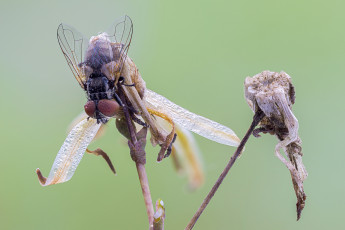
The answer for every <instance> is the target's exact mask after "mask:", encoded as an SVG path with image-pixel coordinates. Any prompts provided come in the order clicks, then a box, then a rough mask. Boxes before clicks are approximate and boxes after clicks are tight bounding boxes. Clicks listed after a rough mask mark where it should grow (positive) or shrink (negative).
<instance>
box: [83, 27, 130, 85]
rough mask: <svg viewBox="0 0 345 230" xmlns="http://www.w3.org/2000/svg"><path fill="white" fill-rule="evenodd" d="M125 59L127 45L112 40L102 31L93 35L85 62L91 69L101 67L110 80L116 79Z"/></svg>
mask: <svg viewBox="0 0 345 230" xmlns="http://www.w3.org/2000/svg"><path fill="white" fill-rule="evenodd" d="M125 59H126V49H125V46H124V45H123V44H121V43H114V42H111V41H110V40H109V36H108V35H107V34H106V33H102V34H99V35H97V36H94V37H91V39H90V42H89V45H88V48H87V51H86V55H85V61H84V63H83V64H84V65H86V66H88V67H90V68H91V69H100V70H101V71H102V72H103V73H104V74H105V75H106V76H107V77H108V79H109V80H114V81H115V80H116V78H118V77H119V75H120V72H121V68H122V66H123V62H124V61H125ZM85 73H87V72H85Z"/></svg>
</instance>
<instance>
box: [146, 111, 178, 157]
mask: <svg viewBox="0 0 345 230" xmlns="http://www.w3.org/2000/svg"><path fill="white" fill-rule="evenodd" d="M147 111H148V112H149V113H150V114H151V115H155V116H157V117H160V118H162V119H164V120H166V121H167V122H169V123H170V125H171V127H172V130H171V132H170V133H169V134H168V135H167V137H166V139H165V142H164V143H163V144H161V150H160V151H159V153H158V157H157V161H161V160H163V158H164V157H165V156H166V157H168V156H169V155H170V153H171V148H172V144H173V142H174V140H175V139H176V133H175V124H174V122H173V121H172V119H171V118H170V117H169V116H168V115H166V114H164V113H161V112H159V111H156V110H153V109H150V108H147ZM165 152H166V154H165Z"/></svg>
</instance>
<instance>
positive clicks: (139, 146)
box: [119, 87, 154, 230]
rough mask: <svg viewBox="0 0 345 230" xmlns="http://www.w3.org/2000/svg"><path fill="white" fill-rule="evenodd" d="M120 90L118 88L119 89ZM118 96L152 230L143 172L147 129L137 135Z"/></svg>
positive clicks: (150, 206) (149, 199) (125, 107)
mask: <svg viewBox="0 0 345 230" xmlns="http://www.w3.org/2000/svg"><path fill="white" fill-rule="evenodd" d="M119 89H120V87H119ZM119 94H120V95H119V96H120V98H121V100H122V102H123V103H124V106H123V111H124V116H125V119H126V123H127V127H128V131H129V135H130V139H129V140H128V146H129V148H130V153H131V157H132V160H133V161H134V162H135V165H136V168H137V171H138V176H139V181H140V185H141V190H142V193H143V196H144V201H145V207H146V212H147V217H148V219H149V229H150V230H152V229H153V215H154V210H153V203H152V198H151V192H150V187H149V181H148V179H147V174H146V170H145V164H146V153H145V145H146V134H147V127H143V129H142V130H140V131H139V132H138V133H137V134H136V131H135V127H134V126H133V122H132V118H131V115H130V112H129V110H128V105H127V103H126V98H125V95H124V94H123V91H122V90H119Z"/></svg>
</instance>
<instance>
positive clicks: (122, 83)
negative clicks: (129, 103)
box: [119, 77, 135, 86]
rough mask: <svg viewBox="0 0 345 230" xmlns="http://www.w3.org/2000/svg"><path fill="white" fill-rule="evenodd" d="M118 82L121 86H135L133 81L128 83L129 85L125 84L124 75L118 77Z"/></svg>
mask: <svg viewBox="0 0 345 230" xmlns="http://www.w3.org/2000/svg"><path fill="white" fill-rule="evenodd" d="M119 83H120V84H121V85H123V86H135V83H133V84H129V85H127V84H125V78H124V77H120V78H119Z"/></svg>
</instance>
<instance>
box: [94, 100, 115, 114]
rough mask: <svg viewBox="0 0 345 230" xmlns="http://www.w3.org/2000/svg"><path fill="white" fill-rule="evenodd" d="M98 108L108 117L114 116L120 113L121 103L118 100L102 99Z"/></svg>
mask: <svg viewBox="0 0 345 230" xmlns="http://www.w3.org/2000/svg"><path fill="white" fill-rule="evenodd" d="M97 108H98V110H99V111H100V112H101V113H102V114H103V115H104V116H107V117H113V116H115V115H116V114H118V112H119V110H120V105H119V104H118V103H117V102H116V101H112V100H106V99H102V100H100V101H99V102H98V104H97Z"/></svg>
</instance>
